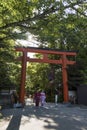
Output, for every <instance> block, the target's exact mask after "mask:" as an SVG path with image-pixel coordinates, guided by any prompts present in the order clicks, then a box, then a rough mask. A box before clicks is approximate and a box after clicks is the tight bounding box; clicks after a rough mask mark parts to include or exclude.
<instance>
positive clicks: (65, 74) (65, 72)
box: [62, 54, 68, 103]
mask: <svg viewBox="0 0 87 130" xmlns="http://www.w3.org/2000/svg"><path fill="white" fill-rule="evenodd" d="M66 68H67V59H66V55H65V54H63V55H62V77H63V95H64V102H65V103H67V102H68V84H67V82H68V80H67V70H66Z"/></svg>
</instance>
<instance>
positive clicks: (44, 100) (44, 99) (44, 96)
mask: <svg viewBox="0 0 87 130" xmlns="http://www.w3.org/2000/svg"><path fill="white" fill-rule="evenodd" d="M40 101H41V106H44V104H45V102H46V94H45V92H44V91H42V92H41V93H40Z"/></svg>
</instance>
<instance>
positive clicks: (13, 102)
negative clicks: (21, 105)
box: [11, 91, 18, 105]
mask: <svg viewBox="0 0 87 130" xmlns="http://www.w3.org/2000/svg"><path fill="white" fill-rule="evenodd" d="M11 102H12V104H13V105H14V104H17V102H18V95H17V92H16V91H13V92H12V94H11Z"/></svg>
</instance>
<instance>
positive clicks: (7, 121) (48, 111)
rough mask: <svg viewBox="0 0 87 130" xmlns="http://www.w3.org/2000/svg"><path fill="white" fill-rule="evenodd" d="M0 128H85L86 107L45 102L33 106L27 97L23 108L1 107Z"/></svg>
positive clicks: (84, 129)
mask: <svg viewBox="0 0 87 130" xmlns="http://www.w3.org/2000/svg"><path fill="white" fill-rule="evenodd" d="M1 112H2V115H3V119H1V120H0V130H87V108H86V107H79V106H72V105H66V104H58V105H57V106H55V104H53V103H47V104H46V105H45V106H44V107H35V106H34V104H33V103H32V101H30V100H29V99H28V100H27V101H26V106H25V107H24V108H14V109H3V110H2V111H1Z"/></svg>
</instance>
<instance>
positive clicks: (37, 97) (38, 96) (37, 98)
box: [34, 92, 40, 106]
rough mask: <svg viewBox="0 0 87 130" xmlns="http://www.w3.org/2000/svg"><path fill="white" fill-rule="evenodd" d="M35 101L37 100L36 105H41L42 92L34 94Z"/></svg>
mask: <svg viewBox="0 0 87 130" xmlns="http://www.w3.org/2000/svg"><path fill="white" fill-rule="evenodd" d="M34 101H35V105H36V106H39V103H40V92H36V93H35V95H34Z"/></svg>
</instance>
